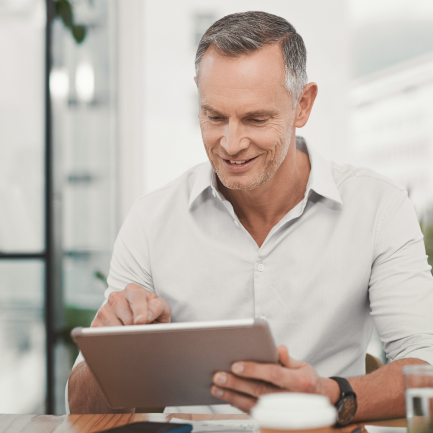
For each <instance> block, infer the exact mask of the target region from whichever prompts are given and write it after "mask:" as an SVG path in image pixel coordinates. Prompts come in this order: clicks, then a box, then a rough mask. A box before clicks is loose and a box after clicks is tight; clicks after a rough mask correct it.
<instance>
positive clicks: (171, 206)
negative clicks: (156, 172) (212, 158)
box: [131, 162, 209, 221]
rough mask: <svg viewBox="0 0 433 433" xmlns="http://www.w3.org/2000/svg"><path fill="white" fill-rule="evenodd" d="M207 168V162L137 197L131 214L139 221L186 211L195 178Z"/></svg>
mask: <svg viewBox="0 0 433 433" xmlns="http://www.w3.org/2000/svg"><path fill="white" fill-rule="evenodd" d="M208 167H209V162H204V163H202V164H198V165H196V166H194V167H192V168H190V169H189V170H187V171H186V172H185V173H183V174H182V175H181V176H180V177H178V178H177V179H175V180H173V181H171V182H170V183H168V184H166V185H164V186H162V187H161V188H158V189H157V190H154V191H151V192H149V193H147V194H144V195H143V196H141V197H139V198H138V199H137V200H136V201H135V203H134V205H133V207H132V210H131V212H132V213H133V214H135V215H136V216H138V217H139V218H140V220H142V221H143V220H149V219H155V218H161V217H164V216H168V215H176V214H179V213H181V212H184V211H187V209H188V203H189V199H190V196H191V192H192V189H193V187H194V184H195V182H196V179H197V176H198V175H199V173H200V172H201V171H203V170H206V169H207V168H208Z"/></svg>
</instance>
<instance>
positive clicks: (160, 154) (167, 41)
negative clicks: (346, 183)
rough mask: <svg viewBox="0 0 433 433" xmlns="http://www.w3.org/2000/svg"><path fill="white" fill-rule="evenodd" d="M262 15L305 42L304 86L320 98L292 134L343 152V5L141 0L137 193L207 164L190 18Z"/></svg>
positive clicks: (337, 0) (291, 0)
mask: <svg viewBox="0 0 433 433" xmlns="http://www.w3.org/2000/svg"><path fill="white" fill-rule="evenodd" d="M247 10H264V11H266V12H270V13H274V14H276V15H280V16H283V17H284V18H286V19H287V20H288V21H289V22H290V23H291V24H293V25H294V26H295V28H296V29H297V31H298V32H299V33H300V34H301V35H302V37H303V38H304V41H305V44H306V47H307V51H308V61H307V70H308V74H309V78H310V81H315V82H316V83H317V84H318V86H319V96H318V99H317V101H316V106H315V108H314V110H313V113H312V115H311V118H310V122H309V123H308V125H307V126H306V127H305V128H303V130H300V131H298V134H300V135H303V136H304V137H306V139H307V140H308V141H309V142H310V143H312V144H314V145H315V146H316V147H317V148H318V149H320V150H321V151H322V153H323V154H325V155H326V156H328V157H330V158H332V159H336V160H339V161H340V160H344V159H345V154H346V151H347V132H346V117H347V108H348V105H347V101H346V98H347V90H348V62H347V50H348V47H347V44H348V27H347V12H346V2H345V1H344V0H326V2H325V1H323V0H303V1H302V2H301V1H299V0H280V1H278V0H269V1H267V2H266V3H264V2H263V0H260V1H259V0H232V1H221V0H219V1H216V0H207V1H203V0H182V1H178V0H158V1H153V0H146V2H145V6H144V15H143V28H144V34H143V38H144V51H143V52H144V71H145V72H144V75H143V77H142V79H143V80H144V92H143V98H144V109H143V125H142V127H143V128H144V135H143V137H144V148H143V164H142V177H141V178H142V182H143V185H142V188H143V190H144V191H146V192H147V191H150V190H153V189H155V188H158V187H160V186H162V185H164V184H166V183H167V182H169V181H170V180H172V179H174V178H176V177H178V176H179V175H181V174H182V173H183V172H184V171H185V170H187V169H188V168H189V167H191V166H193V165H195V164H198V163H200V162H202V161H205V160H206V158H207V157H206V154H205V152H204V149H203V144H202V141H201V135H200V131H199V127H198V121H197V117H196V116H197V89H196V87H195V84H194V82H193V77H194V57H195V49H196V46H195V41H194V35H195V29H194V15H195V14H196V13H206V12H210V13H215V15H216V18H217V19H219V18H221V17H222V16H224V15H227V14H230V13H234V12H242V11H247Z"/></svg>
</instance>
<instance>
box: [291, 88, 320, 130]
mask: <svg viewBox="0 0 433 433" xmlns="http://www.w3.org/2000/svg"><path fill="white" fill-rule="evenodd" d="M317 92H318V87H317V84H316V83H309V84H307V85H306V86H305V87H304V90H303V91H302V93H301V96H300V97H299V100H298V105H297V106H296V117H295V125H294V126H296V128H302V127H303V126H305V124H306V123H307V122H308V119H309V117H310V113H311V110H312V109H313V104H314V101H315V100H316V96H317Z"/></svg>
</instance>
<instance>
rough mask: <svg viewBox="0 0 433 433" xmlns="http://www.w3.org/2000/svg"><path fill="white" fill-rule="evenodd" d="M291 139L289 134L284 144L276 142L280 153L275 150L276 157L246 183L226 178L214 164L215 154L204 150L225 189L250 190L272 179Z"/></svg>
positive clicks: (221, 170) (287, 149) (285, 154)
mask: <svg viewBox="0 0 433 433" xmlns="http://www.w3.org/2000/svg"><path fill="white" fill-rule="evenodd" d="M290 129H291V128H290ZM291 141H292V137H291V135H290V136H289V140H288V141H287V142H286V143H285V145H283V144H281V145H278V144H277V145H276V146H277V147H278V146H281V147H282V149H281V152H280V153H278V152H276V158H275V159H271V160H270V161H268V162H267V164H266V165H265V167H264V169H263V170H261V171H260V172H259V173H257V174H256V175H255V176H253V178H252V179H248V182H247V183H245V182H240V181H237V180H236V179H234V180H230V179H228V178H226V177H225V172H224V170H223V169H220V168H219V167H218V166H217V164H215V161H214V159H213V157H214V156H215V155H214V154H211V152H212V151H211V150H208V149H207V148H206V152H207V154H208V157H209V161H210V163H211V165H212V168H213V170H214V172H215V173H216V174H217V176H218V179H219V180H220V182H221V183H222V184H223V185H224V186H225V187H226V188H227V189H233V190H244V191H251V190H253V189H256V188H258V187H259V186H261V185H263V184H264V183H266V182H267V181H268V180H270V179H272V177H273V176H274V174H275V173H276V172H277V170H278V169H279V168H280V166H281V164H282V163H283V161H284V159H285V158H286V156H287V152H288V151H289V148H290V144H291ZM283 146H284V147H283ZM210 154H211V155H210ZM211 156H212V157H211ZM216 157H217V158H219V156H216Z"/></svg>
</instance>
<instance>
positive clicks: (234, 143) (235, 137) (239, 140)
mask: <svg viewBox="0 0 433 433" xmlns="http://www.w3.org/2000/svg"><path fill="white" fill-rule="evenodd" d="M242 126H243V125H242V124H241V123H240V122H238V121H233V120H230V121H229V122H228V123H227V125H226V127H225V128H224V135H223V136H222V137H221V140H220V144H221V147H222V148H223V149H224V150H225V151H226V152H227V153H228V154H229V155H236V154H237V153H239V152H240V151H241V150H244V149H246V148H248V146H249V144H250V141H249V139H248V138H247V137H245V135H244V134H243V127H242Z"/></svg>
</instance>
